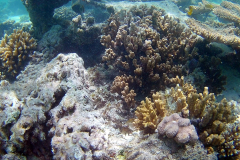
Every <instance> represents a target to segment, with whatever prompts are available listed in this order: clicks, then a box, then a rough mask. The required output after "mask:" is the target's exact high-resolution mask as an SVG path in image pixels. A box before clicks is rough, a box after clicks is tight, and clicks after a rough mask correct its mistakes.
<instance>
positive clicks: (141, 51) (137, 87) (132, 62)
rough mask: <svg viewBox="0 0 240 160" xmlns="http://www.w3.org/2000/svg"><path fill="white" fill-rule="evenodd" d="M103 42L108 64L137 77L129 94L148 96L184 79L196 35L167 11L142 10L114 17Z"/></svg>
mask: <svg viewBox="0 0 240 160" xmlns="http://www.w3.org/2000/svg"><path fill="white" fill-rule="evenodd" d="M141 7H142V8H144V10H140V8H141ZM100 41H101V43H102V45H103V46H105V47H106V51H105V55H104V56H103V57H102V60H103V61H104V62H105V64H106V65H107V66H108V67H109V68H113V67H114V68H115V69H116V70H119V72H120V74H122V75H123V74H126V75H127V76H132V77H133V83H132V84H131V85H130V84H129V90H132V89H133V90H134V92H136V93H137V92H142V94H146V95H148V94H149V93H150V92H152V91H153V92H154V91H156V90H159V89H164V88H165V87H166V86H167V85H169V84H171V83H172V80H171V79H172V78H173V77H175V76H176V75H179V76H181V75H182V68H183V66H182V65H183V64H184V63H185V62H186V61H187V60H188V59H189V58H190V57H191V55H190V54H189V50H190V48H191V47H192V46H193V45H194V44H195V41H196V35H192V32H191V31H190V30H189V29H186V28H185V27H184V26H182V25H181V24H180V23H179V20H178V19H174V18H171V17H169V16H168V15H164V14H163V11H161V10H160V11H158V10H157V9H156V8H155V7H153V6H152V7H151V8H147V7H144V6H140V7H139V8H137V7H133V8H131V9H130V11H127V12H126V11H120V12H118V13H116V14H114V15H112V16H111V17H110V18H109V19H108V22H107V24H106V26H105V27H104V28H103V35H102V37H101V40H100ZM175 62H178V63H175ZM114 84H115V82H113V85H114ZM143 88H144V90H143ZM122 90H123V88H122Z"/></svg>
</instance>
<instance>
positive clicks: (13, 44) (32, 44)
mask: <svg viewBox="0 0 240 160" xmlns="http://www.w3.org/2000/svg"><path fill="white" fill-rule="evenodd" d="M36 46H37V43H36V40H35V39H34V38H31V35H30V34H29V33H28V32H25V31H23V30H22V29H21V30H14V31H13V33H12V34H11V35H9V36H8V35H7V34H5V36H4V37H3V38H2V40H1V44H0V61H1V69H0V72H1V73H0V79H6V78H11V77H13V78H15V77H16V75H17V74H19V72H20V71H21V69H22V66H23V64H24V61H26V60H27V59H28V57H29V54H31V53H32V51H33V50H34V49H35V48H36Z"/></svg>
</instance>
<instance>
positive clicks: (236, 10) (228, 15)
mask: <svg viewBox="0 0 240 160" xmlns="http://www.w3.org/2000/svg"><path fill="white" fill-rule="evenodd" d="M213 13H214V14H215V15H217V16H218V17H220V18H222V19H225V20H228V21H230V22H235V23H237V24H238V25H240V5H239V4H236V3H232V2H228V1H223V2H222V3H221V6H218V7H216V8H214V9H213Z"/></svg>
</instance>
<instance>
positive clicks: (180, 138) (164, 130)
mask: <svg viewBox="0 0 240 160" xmlns="http://www.w3.org/2000/svg"><path fill="white" fill-rule="evenodd" d="M157 130H158V133H159V134H160V135H166V136H167V137H168V138H174V140H175V141H176V142H177V143H187V142H196V141H197V140H198V135H197V132H196V130H195V127H194V126H193V125H191V123H190V120H189V119H187V118H182V117H180V116H179V115H178V114H177V113H174V114H171V115H170V116H167V117H164V119H163V120H162V121H161V122H160V123H159V124H158V126H157Z"/></svg>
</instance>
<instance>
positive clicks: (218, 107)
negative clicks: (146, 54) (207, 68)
mask: <svg viewBox="0 0 240 160" xmlns="http://www.w3.org/2000/svg"><path fill="white" fill-rule="evenodd" d="M176 79H178V80H177V82H178V83H179V84H180V85H177V86H176V87H175V88H171V89H168V90H166V91H165V92H157V93H156V94H153V96H152V97H153V101H151V99H149V98H146V102H144V101H142V102H141V105H140V106H138V107H137V110H136V111H135V115H136V116H137V118H136V119H135V121H134V124H135V126H136V127H137V128H139V129H142V130H144V131H146V132H149V131H153V130H155V129H156V126H157V124H158V123H159V121H161V120H162V119H165V118H164V117H166V116H170V115H171V114H172V113H180V114H181V117H186V118H187V117H189V118H190V119H199V123H198V124H197V125H196V127H198V133H199V139H200V140H201V141H202V142H203V144H204V145H205V146H206V147H208V148H209V151H210V150H214V149H215V150H216V151H218V152H219V153H221V154H222V155H224V156H237V155H238V154H239V152H238V150H239V148H238V143H239V142H238V141H239V140H238V138H237V137H238V134H239V129H238V126H237V125H236V124H234V121H235V120H236V118H237V117H236V116H235V114H234V113H233V112H234V108H235V105H234V104H233V103H230V102H228V101H227V100H226V99H222V101H221V102H216V100H215V96H214V94H213V93H209V92H208V87H205V88H204V91H203V93H197V91H196V89H195V88H194V87H193V86H192V85H190V84H188V83H184V81H183V78H181V79H179V78H178V77H177V78H176ZM158 102H160V104H161V105H160V107H157V106H158V105H157V103H158ZM166 123H167V122H165V121H164V120H163V121H162V122H161V123H160V124H159V125H160V126H166V125H167V124H166ZM172 125H173V124H172ZM230 126H231V127H230ZM233 126H235V127H233ZM163 128H165V127H160V130H161V131H160V134H161V135H163V134H166V135H167V136H168V132H167V131H166V130H165V129H163ZM167 128H169V127H167ZM173 128H174V126H172V127H170V128H169V129H170V131H173ZM175 129H176V125H175ZM171 133H172V132H171ZM174 133H176V132H174ZM169 134H170V133H169ZM175 136H176V134H174V136H168V137H175ZM177 137H178V136H177ZM190 137H191V136H190ZM177 141H178V142H182V141H181V140H180V139H178V140H177ZM211 147H212V148H211ZM213 148H214V149H213Z"/></svg>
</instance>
